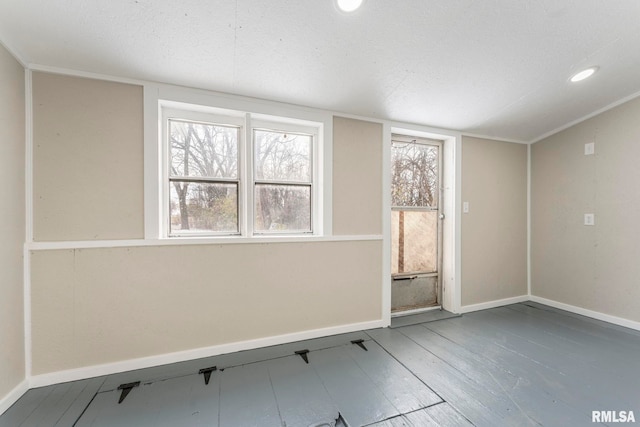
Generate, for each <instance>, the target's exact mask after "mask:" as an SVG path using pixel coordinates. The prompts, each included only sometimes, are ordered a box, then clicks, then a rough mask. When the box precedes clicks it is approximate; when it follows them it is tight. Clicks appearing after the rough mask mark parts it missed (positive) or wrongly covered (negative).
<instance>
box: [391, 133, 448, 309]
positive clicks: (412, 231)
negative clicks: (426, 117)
mask: <svg viewBox="0 0 640 427" xmlns="http://www.w3.org/2000/svg"><path fill="white" fill-rule="evenodd" d="M442 148H443V141H440V140H435V139H429V138H422V137H416V136H409V135H401V134H392V135H391V279H392V284H391V313H392V315H399V314H411V313H416V312H420V311H425V310H428V309H432V308H440V307H441V304H442V274H441V271H442V220H443V218H444V215H443V214H442V209H441V206H442V192H443V191H442Z"/></svg>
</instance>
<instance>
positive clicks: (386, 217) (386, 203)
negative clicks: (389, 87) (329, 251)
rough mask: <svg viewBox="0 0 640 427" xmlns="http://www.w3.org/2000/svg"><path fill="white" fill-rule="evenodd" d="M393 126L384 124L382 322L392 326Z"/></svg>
mask: <svg viewBox="0 0 640 427" xmlns="http://www.w3.org/2000/svg"><path fill="white" fill-rule="evenodd" d="M391 133H392V131H391V126H389V124H388V123H383V124H382V147H381V150H382V278H381V279H382V320H383V321H384V322H385V326H388V325H390V324H391V283H392V281H391Z"/></svg>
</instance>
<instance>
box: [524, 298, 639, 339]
mask: <svg viewBox="0 0 640 427" xmlns="http://www.w3.org/2000/svg"><path fill="white" fill-rule="evenodd" d="M529 300H531V301H533V302H537V303H540V304H544V305H548V306H550V307H554V308H559V309H560V310H565V311H570V312H571V313H575V314H581V315H583V316H587V317H591V318H592V319H597V320H602V321H604V322H608V323H613V324H614V325H618V326H624V327H625V328H630V329H635V330H636V331H640V322H636V321H633V320H629V319H624V318H622V317H617V316H612V315H610V314H604V313H600V312H599V311H593V310H588V309H586V308H582V307H577V306H575V305H570V304H565V303H562V302H558V301H554V300H550V299H546V298H542V297H537V296H534V295H531V296H530V297H529Z"/></svg>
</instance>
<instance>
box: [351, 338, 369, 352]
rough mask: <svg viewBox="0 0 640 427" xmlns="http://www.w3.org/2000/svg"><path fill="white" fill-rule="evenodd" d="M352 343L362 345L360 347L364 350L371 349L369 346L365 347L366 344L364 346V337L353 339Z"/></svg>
mask: <svg viewBox="0 0 640 427" xmlns="http://www.w3.org/2000/svg"><path fill="white" fill-rule="evenodd" d="M351 344H355V345H357V346H358V347H360V348H361V349H363V350H364V351H369V350H368V349H367V347H365V346H364V340H363V339H360V340H353V341H351Z"/></svg>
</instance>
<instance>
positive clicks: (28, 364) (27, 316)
mask: <svg viewBox="0 0 640 427" xmlns="http://www.w3.org/2000/svg"><path fill="white" fill-rule="evenodd" d="M22 256H23V273H22V274H23V278H22V280H23V304H24V306H23V307H24V308H23V310H24V313H23V316H24V317H23V322H24V371H25V375H26V377H27V378H29V377H30V376H31V369H32V366H33V355H32V352H33V339H32V334H31V331H32V325H31V323H32V322H31V318H32V316H31V252H30V251H29V249H28V248H27V245H26V244H25V245H24V248H23V255H22Z"/></svg>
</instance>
